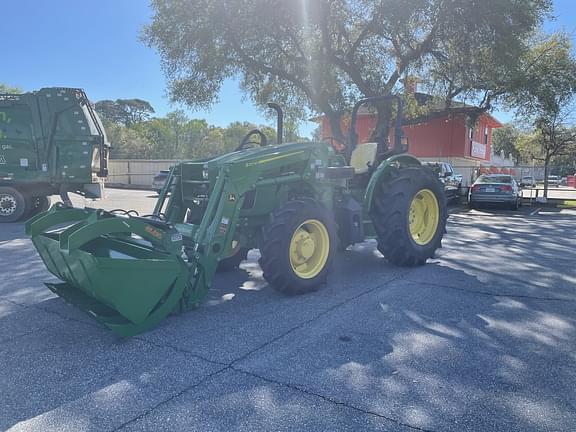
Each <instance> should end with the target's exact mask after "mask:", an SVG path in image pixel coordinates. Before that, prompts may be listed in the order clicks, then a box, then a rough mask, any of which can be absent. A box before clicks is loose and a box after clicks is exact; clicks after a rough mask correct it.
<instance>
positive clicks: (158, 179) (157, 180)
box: [152, 170, 170, 194]
mask: <svg viewBox="0 0 576 432" xmlns="http://www.w3.org/2000/svg"><path fill="white" fill-rule="evenodd" d="M168 174H170V170H160V172H159V173H158V174H156V175H155V176H154V178H153V179H152V189H153V190H154V191H155V192H156V193H158V194H159V193H160V192H161V191H162V188H163V187H164V183H166V179H167V178H168Z"/></svg>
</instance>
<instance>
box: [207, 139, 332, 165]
mask: <svg viewBox="0 0 576 432" xmlns="http://www.w3.org/2000/svg"><path fill="white" fill-rule="evenodd" d="M326 149H330V150H332V149H331V147H330V146H328V145H327V144H326V143H323V142H297V143H286V144H279V145H273V146H266V147H256V148H250V149H246V150H240V151H237V152H233V153H228V154H225V155H223V156H217V157H215V158H213V159H209V160H206V161H205V163H207V164H208V165H210V167H212V166H213V165H222V164H226V163H231V162H240V161H246V162H251V161H258V160H263V159H264V160H266V159H268V158H271V157H278V158H282V157H284V156H288V155H291V154H292V153H293V152H302V153H300V154H302V155H304V154H308V155H309V154H310V153H311V152H313V151H322V152H325V151H326Z"/></svg>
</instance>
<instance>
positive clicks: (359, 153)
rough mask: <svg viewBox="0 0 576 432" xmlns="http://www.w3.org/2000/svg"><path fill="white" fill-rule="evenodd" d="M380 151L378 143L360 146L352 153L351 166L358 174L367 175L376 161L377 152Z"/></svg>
mask: <svg viewBox="0 0 576 432" xmlns="http://www.w3.org/2000/svg"><path fill="white" fill-rule="evenodd" d="M377 151H378V143H375V142H371V143H365V144H359V145H357V146H356V148H355V149H354V150H353V151H352V157H351V158H350V165H351V166H352V167H353V168H354V172H355V173H356V174H365V173H367V172H368V170H369V169H370V167H371V166H372V165H374V161H376V152H377Z"/></svg>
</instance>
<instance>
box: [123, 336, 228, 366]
mask: <svg viewBox="0 0 576 432" xmlns="http://www.w3.org/2000/svg"><path fill="white" fill-rule="evenodd" d="M131 339H135V340H139V341H141V342H144V343H146V344H149V345H152V346H154V347H156V348H169V349H171V350H173V351H175V352H177V353H180V354H185V355H187V356H192V357H196V358H197V359H200V360H203V361H205V362H208V363H211V364H215V365H219V366H230V365H231V363H226V362H221V361H218V360H212V359H209V358H208V357H204V356H203V355H200V354H197V353H195V352H193V351H188V350H186V349H183V348H178V347H175V346H174V345H170V344H166V343H158V342H154V341H151V340H148V339H144V338H141V337H138V336H132V338H131Z"/></svg>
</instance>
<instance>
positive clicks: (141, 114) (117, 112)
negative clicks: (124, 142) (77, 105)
mask: <svg viewBox="0 0 576 432" xmlns="http://www.w3.org/2000/svg"><path fill="white" fill-rule="evenodd" d="M94 107H95V109H96V111H97V112H98V114H100V116H101V117H102V118H104V119H105V120H107V121H109V122H113V123H118V124H123V125H124V126H130V125H132V124H135V123H139V122H142V121H144V120H147V119H149V118H150V116H151V115H152V114H154V108H152V105H150V103H149V102H147V101H145V100H142V99H116V100H115V101H112V100H103V101H99V102H96V104H95V105H94Z"/></svg>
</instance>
